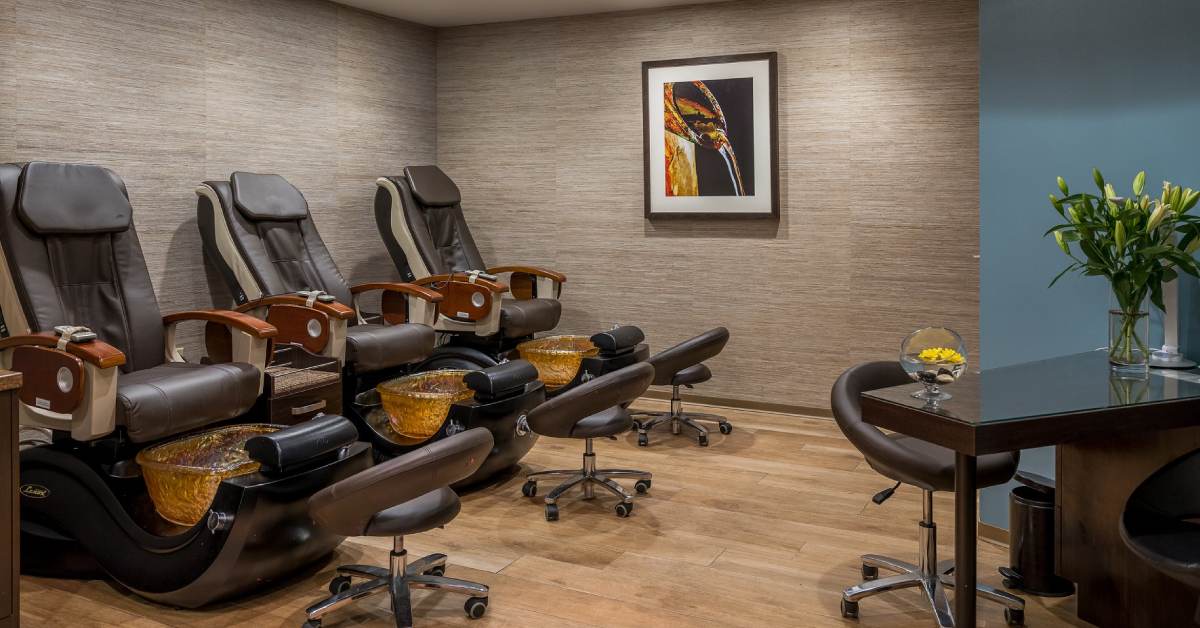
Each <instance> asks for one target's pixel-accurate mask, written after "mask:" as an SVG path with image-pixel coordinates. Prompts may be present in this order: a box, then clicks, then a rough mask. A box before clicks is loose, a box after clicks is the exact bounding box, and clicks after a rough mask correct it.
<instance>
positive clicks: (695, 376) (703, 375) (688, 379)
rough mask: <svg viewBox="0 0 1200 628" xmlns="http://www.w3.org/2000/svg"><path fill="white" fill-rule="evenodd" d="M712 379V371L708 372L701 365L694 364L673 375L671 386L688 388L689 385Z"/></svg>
mask: <svg viewBox="0 0 1200 628" xmlns="http://www.w3.org/2000/svg"><path fill="white" fill-rule="evenodd" d="M710 379H712V371H710V370H708V367H707V366H704V365H703V364H695V365H692V366H689V367H687V368H685V369H683V370H682V371H679V372H678V373H676V374H675V377H672V378H671V385H672V386H688V385H691V384H699V383H701V382H707V381H708V380H710Z"/></svg>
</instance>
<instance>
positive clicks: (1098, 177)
mask: <svg viewBox="0 0 1200 628" xmlns="http://www.w3.org/2000/svg"><path fill="white" fill-rule="evenodd" d="M1092 180H1093V181H1095V182H1096V187H1098V188H1100V189H1102V190H1103V189H1104V175H1102V174H1100V169H1099V168H1092Z"/></svg>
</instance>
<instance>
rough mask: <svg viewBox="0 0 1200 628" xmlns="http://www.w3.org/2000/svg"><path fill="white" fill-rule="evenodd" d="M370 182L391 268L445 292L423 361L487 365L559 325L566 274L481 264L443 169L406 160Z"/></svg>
mask: <svg viewBox="0 0 1200 628" xmlns="http://www.w3.org/2000/svg"><path fill="white" fill-rule="evenodd" d="M376 185H378V188H379V189H377V190H376V192H375V222H376V224H377V225H378V226H379V233H380V235H381V236H382V237H383V241H384V244H385V245H386V246H387V250H388V253H390V254H391V256H392V262H393V263H395V265H396V270H398V271H399V272H400V276H401V277H402V278H403V279H404V280H405V281H408V282H411V283H414V284H417V285H419V286H423V287H427V288H430V289H432V290H435V291H437V292H438V293H439V294H442V295H443V296H444V297H445V301H443V302H442V305H441V307H440V308H439V310H438V315H437V317H436V320H435V322H434V324H433V327H434V329H436V330H437V331H438V332H441V333H443V334H444V335H445V342H443V343H442V345H441V346H439V347H438V349H437V350H436V351H435V352H434V354H433V355H432V356H431V357H430V358H429V360H428V361H427V363H428V364H431V365H437V366H444V367H449V368H472V367H471V366H466V365H467V364H471V363H474V367H473V368H482V367H484V366H489V365H490V364H491V363H494V362H495V361H497V360H500V359H502V357H503V356H504V355H505V354H506V353H508V352H509V351H511V350H512V349H513V348H514V347H516V346H517V345H518V344H520V343H521V342H523V341H525V340H529V339H530V338H532V337H533V336H534V334H537V333H539V332H544V331H549V330H551V329H554V327H555V326H557V325H558V320H559V317H560V316H561V315H562V305H561V304H560V303H559V301H558V297H559V295H560V294H561V293H562V284H563V283H564V282H565V281H566V280H567V278H566V276H564V275H563V274H562V273H559V272H555V271H553V270H547V269H544V268H538V267H535V266H490V267H489V266H488V265H486V264H485V263H484V261H483V257H482V256H481V255H480V253H479V249H478V247H476V246H475V239H474V238H473V237H472V236H471V230H470V229H469V228H468V227H467V222H466V220H465V219H464V218H463V212H462V196H461V194H460V193H459V190H458V186H456V185H455V184H454V182H453V181H451V180H450V177H448V176H446V174H445V173H444V172H442V171H441V169H439V168H438V167H437V166H408V167H406V168H405V169H404V174H403V175H401V176H398V177H381V178H379V179H378V180H376ZM502 277H505V278H506V281H502V279H501V278H502ZM506 294H507V296H505V295H506Z"/></svg>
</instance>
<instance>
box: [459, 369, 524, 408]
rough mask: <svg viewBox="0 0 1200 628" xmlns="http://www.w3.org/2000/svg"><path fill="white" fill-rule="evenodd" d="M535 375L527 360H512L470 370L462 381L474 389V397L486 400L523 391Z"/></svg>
mask: <svg viewBox="0 0 1200 628" xmlns="http://www.w3.org/2000/svg"><path fill="white" fill-rule="evenodd" d="M537 375H538V373H537V369H536V368H534V366H533V365H532V364H530V363H529V362H526V361H525V360H512V361H510V362H505V363H503V364H497V365H496V366H490V367H488V368H486V369H483V370H482V371H471V372H470V373H467V374H466V376H465V377H463V383H465V384H466V385H467V388H470V389H471V390H474V391H475V398H476V399H479V400H481V401H488V400H492V399H500V398H502V397H511V396H513V395H516V394H519V393H523V392H525V386H526V385H527V384H529V382H532V381H536V380H537Z"/></svg>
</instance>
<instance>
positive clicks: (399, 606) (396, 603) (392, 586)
mask: <svg viewBox="0 0 1200 628" xmlns="http://www.w3.org/2000/svg"><path fill="white" fill-rule="evenodd" d="M408 585H409V583H408V579H407V578H405V577H404V576H397V577H395V578H392V579H391V580H390V581H389V583H388V590H389V591H390V592H391V594H392V616H393V617H395V618H396V628H412V625H413V619H412V591H409V589H408Z"/></svg>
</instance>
